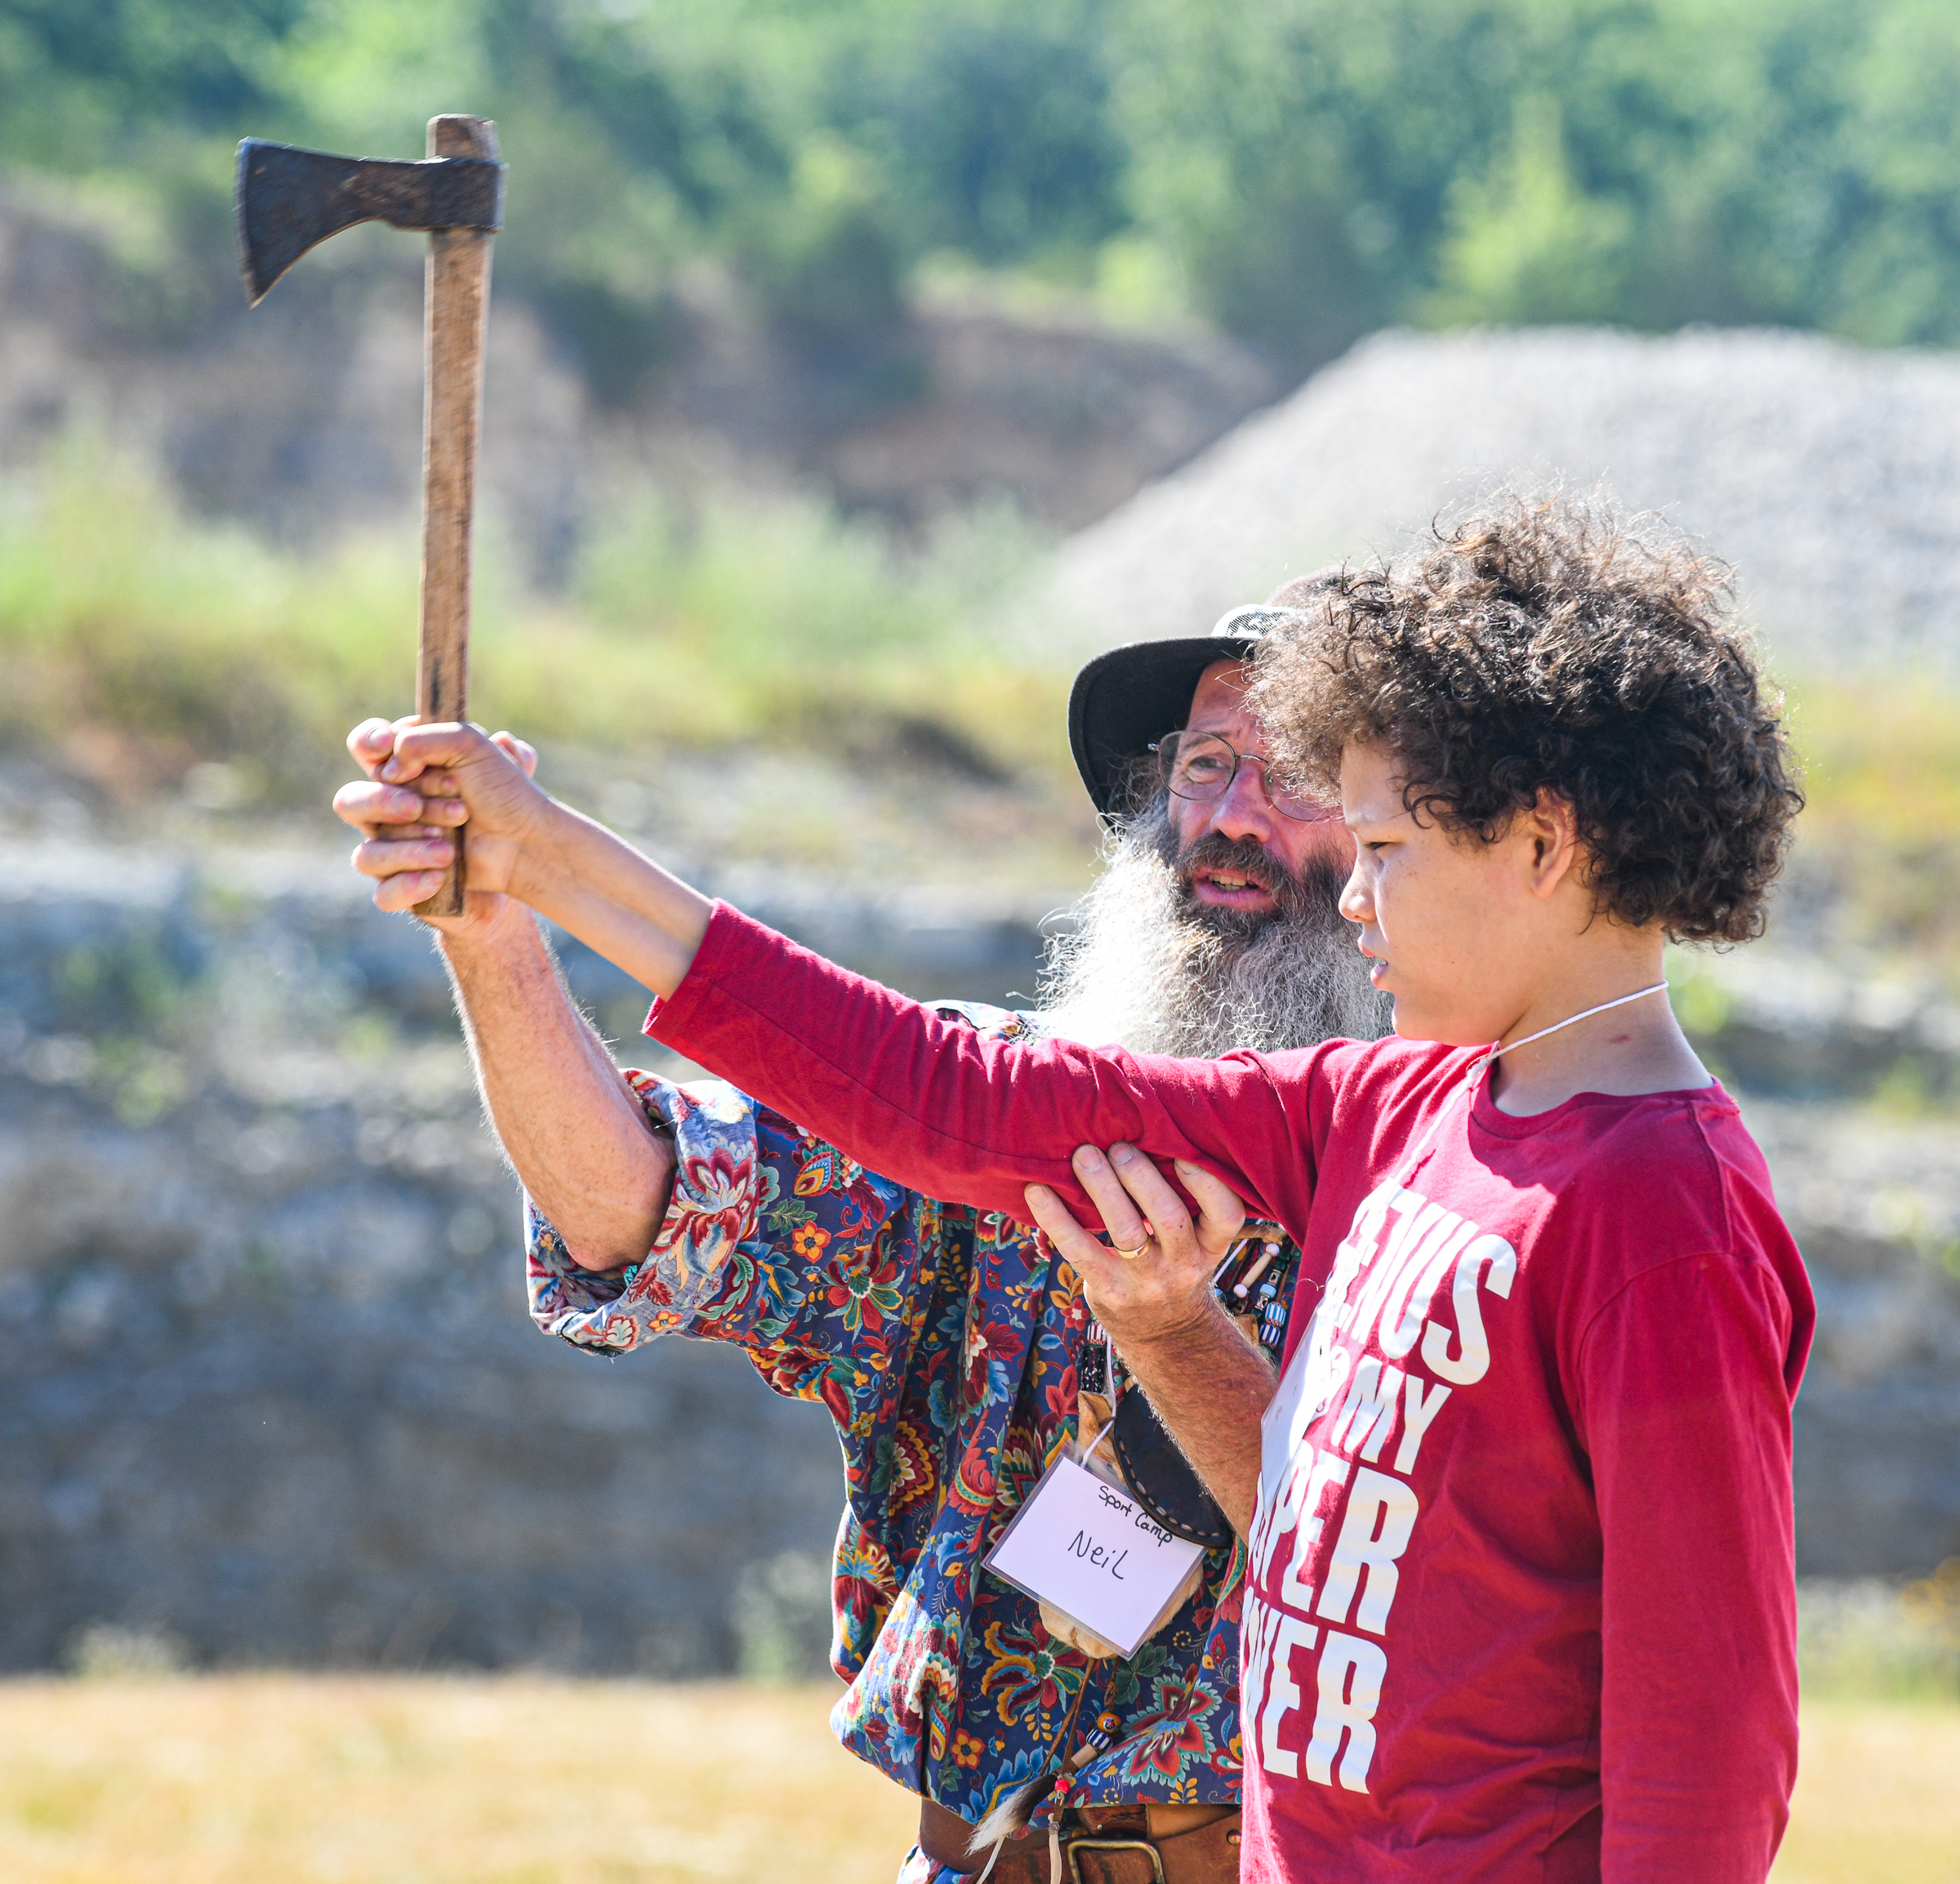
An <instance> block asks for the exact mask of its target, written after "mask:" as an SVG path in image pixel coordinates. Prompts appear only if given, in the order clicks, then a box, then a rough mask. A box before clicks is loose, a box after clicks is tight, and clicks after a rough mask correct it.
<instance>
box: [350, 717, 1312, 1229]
mask: <svg viewBox="0 0 1960 1884" xmlns="http://www.w3.org/2000/svg"><path fill="white" fill-rule="evenodd" d="M357 799H358V802H357ZM337 802H338V803H339V806H340V809H341V815H342V816H343V817H347V818H348V819H349V821H350V822H357V823H361V824H363V825H364V826H366V827H367V828H369V829H371V830H373V831H375V833H376V835H374V836H372V837H371V838H370V839H369V840H368V841H367V843H366V844H363V845H362V846H361V847H360V849H359V851H357V853H356V858H355V861H356V863H357V866H359V868H360V869H362V870H363V871H365V872H366V873H367V874H368V875H372V876H375V877H376V878H378V879H380V882H379V883H378V884H377V887H376V892H375V902H376V905H377V906H380V907H381V908H384V909H410V908H412V907H413V906H415V904H416V902H419V901H421V899H422V898H423V897H425V896H427V895H428V894H430V893H431V891H432V890H433V889H434V886H435V884H437V883H439V881H440V880H441V873H442V870H443V866H445V864H446V863H447V862H448V853H449V848H450V847H449V844H448V840H447V839H446V838H445V837H443V836H442V835H440V828H439V827H447V828H453V827H454V826H456V825H458V824H461V823H462V822H465V821H466V820H467V822H468V823H469V826H470V888H471V889H472V891H474V892H479V893H497V892H501V893H506V894H508V895H510V896H514V897H516V898H518V899H519V901H520V902H524V903H527V904H528V905H529V906H531V907H532V908H533V909H536V910H537V911H540V912H541V914H543V915H546V916H547V917H549V918H550V920H552V921H554V922H555V923H557V924H559V926H560V927H561V928H563V929H566V930H568V932H569V933H572V934H573V935H575V936H577V937H578V938H579V939H580V940H581V942H585V943H586V944H587V946H590V947H591V948H592V949H594V950H595V951H597V952H598V953H599V954H600V955H604V956H605V957H606V958H607V959H608V960H610V961H612V962H613V963H614V964H616V965H617V966H618V967H619V968H621V969H623V970H625V972H626V973H628V974H630V975H631V976H633V977H634V978H635V979H636V980H638V981H639V982H642V983H643V984H644V986H646V987H648V988H650V989H652V990H653V991H654V993H655V994H656V995H658V996H660V997H661V1000H660V1003H659V1005H658V1007H657V1013H656V1018H655V1019H654V1021H653V1022H652V1023H651V1024H652V1027H653V1030H654V1031H656V1032H657V1036H658V1037H659V1038H660V1039H661V1040H663V1041H664V1042H665V1043H666V1044H668V1045H670V1046H673V1047H675V1048H676V1049H679V1050H680V1051H682V1052H684V1053H687V1054H688V1056H689V1057H690V1058H693V1059H694V1060H696V1061H697V1062H700V1063H701V1064H702V1065H703V1066H705V1067H707V1068H709V1070H710V1071H713V1072H715V1073H718V1074H720V1075H722V1076H724V1077H726V1078H728V1079H730V1080H733V1081H734V1082H735V1083H736V1084H737V1085H740V1086H741V1087H742V1089H744V1090H746V1091H748V1092H751V1093H754V1094H755V1096H756V1097H757V1098H760V1099H761V1100H762V1101H764V1103H766V1104H768V1105H771V1106H773V1107H776V1108H777V1110H779V1111H782V1112H784V1113H785V1114H786V1115H787V1116H790V1117H792V1118H795V1119H796V1120H798V1121H799V1122H800V1123H801V1124H802V1125H804V1126H806V1127H807V1128H809V1129H811V1130H813V1131H814V1132H816V1133H817V1134H818V1135H820V1136H821V1137H823V1138H828V1139H831V1140H833V1141H835V1142H836V1143H838V1144H840V1145H841V1146H843V1147H844V1149H845V1150H846V1151H849V1153H850V1154H851V1156H853V1157H856V1158H858V1159H860V1160H862V1161H863V1162H865V1163H866V1164H868V1165H871V1167H872V1168H873V1169H879V1170H882V1171H884V1172H886V1173H887V1174H889V1175H890V1176H891V1177H893V1178H896V1179H897V1180H898V1181H899V1182H900V1183H904V1184H907V1185H910V1186H912V1187H916V1188H918V1189H920V1190H922V1191H925V1192H927V1193H928V1194H929V1195H931V1196H940V1197H946V1198H948V1199H951V1200H956V1201H959V1202H963V1203H969V1204H973V1205H978V1207H980V1208H981V1209H989V1210H998V1211H1001V1212H1003V1213H1005V1214H1008V1215H1009V1216H1012V1217H1015V1218H1020V1219H1022V1220H1025V1219H1026V1218H1027V1214H1028V1210H1027V1201H1026V1199H1025V1196H1024V1191H1025V1188H1026V1187H1027V1184H1028V1183H1031V1182H1033V1183H1044V1184H1046V1185H1048V1186H1049V1187H1050V1188H1051V1189H1052V1190H1054V1191H1055V1192H1056V1193H1057V1194H1058V1196H1061V1197H1062V1199H1063V1200H1065V1201H1067V1203H1068V1204H1069V1205H1071V1208H1073V1209H1076V1210H1078V1211H1080V1212H1085V1213H1088V1214H1091V1215H1093V1214H1094V1206H1093V1204H1092V1202H1091V1200H1089V1196H1088V1194H1087V1193H1086V1192H1085V1191H1084V1190H1083V1188H1082V1187H1081V1186H1080V1183H1078V1181H1077V1180H1076V1176H1075V1174H1074V1172H1073V1170H1072V1169H1071V1166H1070V1161H1069V1160H1070V1156H1071V1153H1072V1152H1073V1151H1075V1149H1076V1147H1078V1146H1080V1145H1083V1144H1087V1143H1094V1144H1098V1145H1108V1144H1111V1143H1115V1142H1119V1141H1121V1142H1128V1143H1132V1144H1135V1145H1137V1146H1138V1147H1141V1148H1142V1149H1143V1151H1146V1152H1147V1153H1149V1154H1150V1155H1151V1156H1152V1157H1153V1158H1155V1159H1156V1160H1160V1162H1163V1163H1168V1162H1169V1160H1173V1159H1176V1158H1184V1159H1187V1160H1190V1161H1191V1162H1192V1163H1194V1164H1196V1165H1201V1166H1202V1167H1203V1168H1205V1169H1208V1170H1209V1171H1211V1172H1212V1173H1213V1174H1214V1175H1216V1176H1218V1177H1219V1178H1223V1180H1224V1181H1225V1182H1226V1183H1227V1184H1229V1185H1231V1186H1232V1188H1233V1189H1234V1190H1235V1191H1238V1192H1239V1193H1240V1194H1241V1196H1243V1197H1245V1199H1246V1200H1247V1201H1248V1203H1249V1204H1250V1205H1252V1206H1253V1207H1254V1209H1258V1210H1260V1211H1262V1212H1263V1213H1264V1214H1267V1215H1270V1216H1272V1217H1273V1218H1276V1220H1278V1221H1279V1222H1281V1223H1284V1224H1285V1225H1286V1226H1287V1227H1288V1228H1289V1229H1290V1230H1292V1231H1294V1232H1295V1233H1296V1234H1297V1233H1298V1232H1299V1231H1300V1230H1301V1229H1302V1228H1303V1227H1304V1225H1305V1222H1306V1217H1307V1205H1308V1202H1309V1200H1310V1199H1311V1196H1312V1172H1311V1169H1309V1168H1308V1160H1307V1157H1306V1156H1304V1155H1303V1150H1302V1147H1303V1146H1304V1145H1305V1144H1307V1142H1309V1137H1310V1134H1309V1132H1308V1130H1307V1121H1306V1120H1297V1121H1292V1122H1290V1121H1289V1120H1288V1119H1287V1118H1286V1116H1285V1104H1284V1102H1283V1101H1282V1098H1281V1093H1279V1091H1278V1089H1276V1086H1275V1085H1274V1082H1273V1081H1272V1078H1271V1077H1270V1076H1269V1075H1268V1073H1267V1069H1266V1067H1265V1065H1264V1063H1263V1062H1262V1061H1261V1060H1259V1059H1258V1058H1257V1057H1255V1056H1252V1055H1242V1056H1235V1057H1234V1058H1232V1059H1229V1060H1227V1061H1223V1062H1199V1061H1170V1060H1152V1061H1150V1062H1135V1061H1133V1060H1132V1059H1131V1058H1129V1056H1127V1055H1125V1054H1123V1053H1119V1052H1116V1051H1114V1050H1108V1049H1097V1050H1092V1049H1085V1048H1081V1047H1077V1046H1073V1045H1069V1044H1063V1043H1059V1042H1048V1043H1044V1044H1040V1045H1037V1046H1031V1045H1016V1046H1009V1045H1005V1044H1000V1043H996V1042H990V1041H984V1040H977V1039H975V1038H974V1037H973V1035H972V1034H971V1032H970V1031H969V1030H967V1029H965V1028H962V1027H954V1026H951V1025H950V1024H949V1023H947V1022H942V1021H941V1020H939V1019H938V1017H937V1016H935V1015H934V1014H933V1013H931V1012H930V1010H929V1009H924V1008H922V1007H921V1006H920V1005H919V1004H917V1003H916V1002H913V1001H911V1000H906V999H905V998H904V997H902V996H901V995H896V994H893V992H892V991H890V990H889V989H886V988H883V987H879V986H878V985H877V984H876V983H875V982H868V981H865V980H863V979H862V978H860V977H858V976H856V975H853V974H850V973H847V972H846V971H845V970H844V969H839V968H837V967H835V965H834V964H831V963H829V962H827V961H825V960H823V959H822V957H821V956H818V955H813V954H811V953H810V952H809V951H807V950H804V949H800V948H798V947H796V946H795V945H794V944H793V943H791V942H787V941H786V940H785V939H784V938H782V937H780V936H777V935H775V934H774V933H773V932H772V931H770V930H768V929H764V927H763V926H762V925H761V924H757V923H753V922H751V921H750V920H748V919H747V918H746V917H743V916H742V915H739V914H738V913H737V912H736V911H733V910H731V909H728V907H726V906H717V905H715V904H713V903H711V902H710V901H709V900H708V898H706V897H704V896H702V894H701V893H699V892H698V891H697V890H695V889H692V888H691V887H690V886H689V885H688V884H684V883H683V882H682V881H681V880H679V878H677V877H675V876H674V875H671V874H670V873H669V872H668V871H665V870H662V868H661V867H660V866H658V865H657V864H656V863H654V862H652V861H651V860H650V859H649V858H648V857H644V856H642V855H641V854H640V853H639V852H638V851H636V850H635V849H634V848H632V847H631V846H630V844H626V843H625V842H624V841H623V840H621V839H619V838H617V837H616V836H614V835H613V833H611V832H610V831H607V830H605V829H604V826H600V825H599V824H597V823H595V822H593V821H592V820H590V819H589V818H586V817H582V816H581V814H580V813H577V812H575V811H572V809H570V808H568V807H566V806H564V805H561V804H558V803H556V802H555V800H553V799H550V797H549V796H547V795H546V794H545V793H544V792H543V791H541V790H540V789H539V788H538V787H537V786H536V785H535V784H533V783H532V781H531V780H530V779H529V777H527V776H526V775H525V773H524V771H523V768H522V767H521V766H520V765H519V764H517V763H516V762H515V760H514V759H512V758H511V757H510V755H509V754H508V753H507V752H506V751H505V750H502V749H501V748H500V747H499V746H497V745H496V744H495V743H493V742H492V741H491V740H490V739H488V737H485V736H484V735H483V733H479V732H478V731H476V730H475V729H474V728H470V727H466V726H416V727H405V728H395V729H394V732H393V736H392V750H391V752H390V756H389V757H388V759H386V761H385V763H383V764H381V765H380V767H379V768H378V776H377V777H376V780H375V782H373V783H372V785H369V786H363V787H356V786H350V787H348V788H346V789H345V791H343V793H342V794H341V800H340V801H337ZM414 819H420V820H421V824H420V826H417V828H419V829H421V830H422V831H434V832H435V835H422V836H419V837H415V838H403V837H400V836H398V835H394V834H393V833H392V832H391V831H390V830H389V829H387V828H386V827H387V826H391V825H398V824H399V825H402V826H406V825H408V822H409V821H410V820H414ZM1146 1067H1147V1071H1148V1073H1149V1080H1148V1083H1147V1085H1146V1083H1145V1082H1144V1081H1143V1080H1141V1079H1139V1078H1138V1077H1136V1076H1135V1074H1136V1073H1137V1072H1138V1071H1142V1070H1144V1069H1145V1068H1146Z"/></svg>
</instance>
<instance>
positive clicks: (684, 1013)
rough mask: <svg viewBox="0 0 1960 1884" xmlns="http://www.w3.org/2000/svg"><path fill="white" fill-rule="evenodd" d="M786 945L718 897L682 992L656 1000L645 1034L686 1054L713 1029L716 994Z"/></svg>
mask: <svg viewBox="0 0 1960 1884" xmlns="http://www.w3.org/2000/svg"><path fill="white" fill-rule="evenodd" d="M781 940H782V938H780V937H779V936H777V933H776V932H775V931H774V930H773V929H765V928H764V926H763V925H762V924H760V923H759V922H757V921H756V920H755V919H754V918H753V917H751V916H746V915H743V914H742V911H740V910H738V909H737V908H736V907H735V906H733V904H731V903H725V902H722V900H721V899H720V898H719V897H716V898H715V907H714V908H713V910H711V911H710V912H709V915H708V928H707V933H706V934H705V935H704V936H702V938H701V946H700V947H699V948H697V950H695V951H694V959H693V961H692V962H690V963H689V964H688V972H687V973H686V974H685V975H684V976H683V977H682V978H681V983H680V986H679V987H677V988H676V989H675V991H673V993H672V994H670V995H667V996H666V998H665V999H664V1000H663V999H662V997H661V996H659V995H655V996H654V998H653V1006H651V1007H650V1008H648V1009H647V1018H646V1020H645V1022H644V1023H643V1024H642V1026H641V1027H640V1030H639V1031H641V1032H642V1033H643V1034H644V1035H646V1036H647V1037H648V1039H649V1040H658V1041H659V1042H660V1044H662V1046H664V1047H671V1048H673V1049H675V1052H677V1053H686V1052H687V1049H688V1040H689V1039H690V1038H691V1037H693V1036H695V1035H696V1034H697V1033H698V1031H700V1029H701V1027H702V1024H703V1022H711V1021H712V1014H711V1012H710V1011H709V1010H711V1008H712V1005H713V1002H714V997H715V995H716V993H717V992H719V990H720V989H722V988H723V987H726V986H727V985H728V982H729V980H730V979H731V978H739V977H740V976H741V974H742V970H743V969H744V968H745V966H746V965H747V964H750V963H751V962H753V961H755V960H756V959H757V958H758V957H759V956H761V955H767V954H768V952H769V946H768V945H769V944H770V943H772V942H779V941H781Z"/></svg>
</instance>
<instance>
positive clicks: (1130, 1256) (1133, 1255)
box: [1110, 1236, 1150, 1263]
mask: <svg viewBox="0 0 1960 1884" xmlns="http://www.w3.org/2000/svg"><path fill="white" fill-rule="evenodd" d="M1149 1247H1150V1239H1149V1238H1148V1237H1147V1236H1146V1237H1145V1238H1144V1239H1143V1241H1142V1242H1141V1243H1139V1244H1138V1245H1137V1246H1136V1248H1135V1249H1116V1245H1115V1244H1114V1243H1112V1244H1111V1245H1110V1248H1111V1249H1116V1254H1118V1255H1119V1256H1120V1257H1121V1258H1123V1259H1124V1261H1125V1262H1126V1263H1134V1262H1135V1261H1136V1259H1137V1258H1138V1257H1139V1256H1141V1255H1142V1254H1143V1252H1144V1251H1145V1250H1146V1249H1148V1248H1149Z"/></svg>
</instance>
